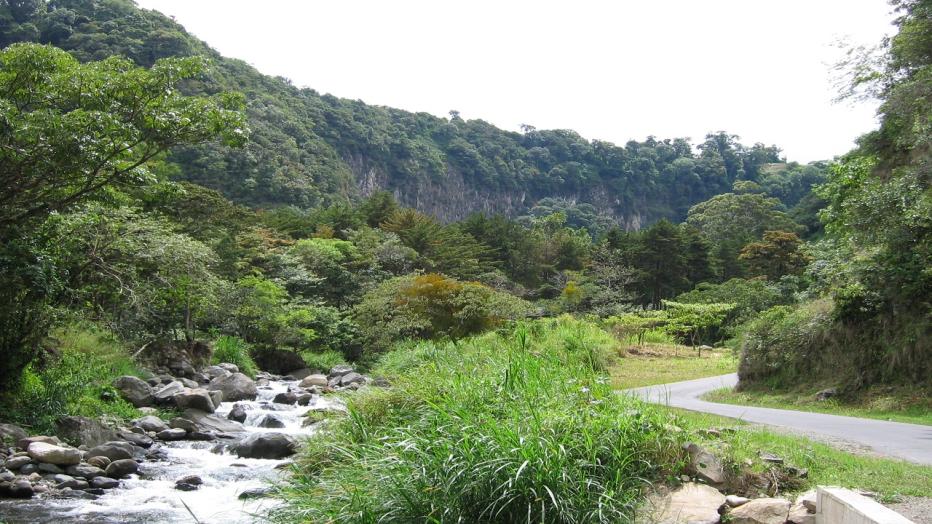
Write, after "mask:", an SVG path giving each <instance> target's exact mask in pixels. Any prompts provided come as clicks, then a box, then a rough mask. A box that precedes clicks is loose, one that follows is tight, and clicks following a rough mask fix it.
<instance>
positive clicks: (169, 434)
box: [156, 428, 188, 441]
mask: <svg viewBox="0 0 932 524" xmlns="http://www.w3.org/2000/svg"><path fill="white" fill-rule="evenodd" d="M187 435H188V432H187V431H185V430H183V429H181V428H169V429H163V430H162V431H159V432H158V434H157V435H156V437H158V439H159V440H165V441H171V440H182V439H184V438H185V437H186V436H187Z"/></svg>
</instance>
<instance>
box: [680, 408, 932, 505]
mask: <svg viewBox="0 0 932 524" xmlns="http://www.w3.org/2000/svg"><path fill="white" fill-rule="evenodd" d="M673 411H675V412H676V413H677V415H679V417H680V420H681V424H682V425H683V427H685V428H689V429H699V428H709V427H729V428H736V429H737V431H736V432H734V433H723V434H722V436H721V437H707V438H706V437H704V438H703V440H702V441H701V442H700V444H701V445H703V446H708V447H710V448H716V449H718V450H720V451H721V452H723V453H722V455H724V456H730V457H732V458H733V459H734V461H735V462H736V463H739V464H740V463H742V462H743V461H744V460H746V459H750V460H753V461H754V465H753V466H752V468H753V469H755V470H757V471H761V470H763V463H762V462H761V461H760V460H759V459H758V453H759V452H767V453H772V454H774V455H777V456H779V457H782V458H783V459H784V460H785V461H786V463H787V464H791V465H793V466H796V467H800V468H807V469H808V470H809V477H808V479H807V481H808V485H809V486H816V485H831V486H844V487H848V488H860V489H866V490H869V491H874V492H876V493H879V494H880V495H881V497H882V498H883V500H884V501H887V502H889V501H892V500H895V499H896V497H897V496H898V495H909V496H920V497H932V467H928V466H919V465H916V464H910V463H908V462H904V461H900V460H892V459H882V458H876V457H869V456H862V455H855V454H852V453H848V452H844V451H839V450H837V449H834V448H832V447H831V446H828V445H826V444H821V443H818V442H815V441H813V440H810V439H808V438H805V437H799V436H793V435H780V434H775V433H772V432H770V431H766V430H764V429H761V428H758V427H753V426H747V425H745V424H743V423H741V422H739V421H736V420H734V419H729V418H725V417H718V416H715V415H706V414H702V413H694V412H690V411H684V410H673Z"/></svg>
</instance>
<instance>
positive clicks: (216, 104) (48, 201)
mask: <svg viewBox="0 0 932 524" xmlns="http://www.w3.org/2000/svg"><path fill="white" fill-rule="evenodd" d="M205 65H206V64H205V62H204V60H203V59H200V58H185V59H164V60H160V61H158V62H156V64H155V65H154V66H153V67H152V68H151V69H141V68H138V67H135V66H133V64H132V63H131V62H129V61H128V60H126V59H123V58H118V57H111V58H108V59H106V60H103V61H101V62H91V63H87V64H82V63H79V62H78V61H77V60H76V59H75V58H73V57H72V56H71V55H69V54H68V53H66V52H64V51H62V50H60V49H56V48H53V47H48V46H39V45H33V44H16V45H12V46H10V47H8V48H7V49H5V50H3V51H0V188H2V191H0V227H3V228H6V227H10V226H12V225H14V224H22V223H23V222H24V221H29V220H41V219H42V218H43V217H45V216H47V215H48V214H49V213H51V212H54V211H62V210H65V209H67V208H68V207H69V206H72V205H74V204H75V203H77V202H80V201H81V200H82V199H84V198H87V197H88V196H90V195H93V194H94V193H96V192H99V191H100V190H101V189H104V188H106V187H107V186H113V185H129V184H139V183H143V182H146V181H149V180H151V176H150V174H149V172H148V171H147V170H146V162H148V161H149V160H151V159H153V158H155V157H156V156H157V155H159V154H160V153H163V152H165V151H167V150H168V149H169V148H171V147H172V146H175V145H178V144H193V143H199V142H203V141H205V140H210V139H214V138H216V137H218V136H219V137H220V138H222V139H223V140H224V141H226V142H228V143H231V144H236V143H242V141H243V140H244V139H245V138H246V126H245V122H244V119H243V115H242V113H240V111H239V110H240V109H241V107H242V100H241V98H240V97H239V96H236V95H232V94H228V93H224V94H220V95H217V96H214V97H189V96H184V95H182V94H181V91H180V83H181V82H182V80H184V79H186V78H190V77H192V76H194V75H197V74H199V73H201V72H202V71H203V70H204V67H205Z"/></svg>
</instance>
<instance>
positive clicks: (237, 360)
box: [211, 335, 259, 378]
mask: <svg viewBox="0 0 932 524" xmlns="http://www.w3.org/2000/svg"><path fill="white" fill-rule="evenodd" d="M211 362H212V363H214V364H220V363H221V362H228V363H230V364H236V366H237V367H238V368H239V370H240V372H241V373H243V374H244V375H247V376H248V377H250V378H256V372H257V371H259V368H258V367H257V366H256V363H255V362H254V361H253V360H252V357H251V356H249V344H247V343H246V342H245V341H243V339H241V338H238V337H231V336H228V335H224V336H222V337H220V338H218V339H217V340H216V341H215V342H214V354H213V356H212V357H211Z"/></svg>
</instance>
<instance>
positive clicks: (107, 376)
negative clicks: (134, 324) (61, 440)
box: [0, 325, 140, 434]
mask: <svg viewBox="0 0 932 524" xmlns="http://www.w3.org/2000/svg"><path fill="white" fill-rule="evenodd" d="M51 340H52V341H54V342H56V346H57V350H56V351H55V352H54V353H49V354H48V355H47V356H46V358H44V359H43V360H41V361H35V362H33V363H31V364H30V365H29V366H28V367H27V368H26V369H25V370H24V372H23V376H22V378H21V380H20V383H19V385H18V387H17V388H15V389H13V390H12V391H11V392H10V393H9V394H8V395H7V396H5V397H4V398H2V399H0V412H2V413H3V418H4V420H6V421H10V422H13V423H16V424H19V425H21V426H23V427H26V428H29V429H30V430H31V432H33V433H43V434H54V433H55V423H56V422H57V421H58V420H59V419H60V418H62V417H64V416H68V415H78V416H84V417H91V418H96V417H100V416H108V417H111V418H116V419H120V420H128V419H131V418H135V417H138V416H139V411H137V410H136V409H135V408H134V407H133V406H132V405H131V404H130V403H128V402H126V401H125V400H123V399H121V398H120V396H119V395H118V394H117V392H116V391H115V390H114V389H113V387H112V386H111V384H112V382H113V379H115V378H116V377H118V376H121V375H139V374H140V370H139V369H138V368H137V367H136V365H135V364H134V363H133V360H132V358H131V357H130V356H129V355H128V354H127V353H126V351H125V349H124V347H123V345H122V344H120V342H119V341H118V340H116V339H115V338H114V337H112V336H111V335H108V334H106V333H104V332H102V331H101V330H99V329H97V328H95V327H93V326H78V325H73V326H66V327H64V328H60V329H58V330H56V331H55V332H53V334H52V337H51Z"/></svg>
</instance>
